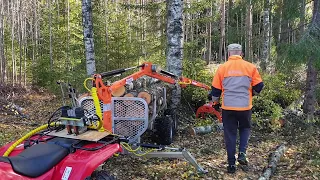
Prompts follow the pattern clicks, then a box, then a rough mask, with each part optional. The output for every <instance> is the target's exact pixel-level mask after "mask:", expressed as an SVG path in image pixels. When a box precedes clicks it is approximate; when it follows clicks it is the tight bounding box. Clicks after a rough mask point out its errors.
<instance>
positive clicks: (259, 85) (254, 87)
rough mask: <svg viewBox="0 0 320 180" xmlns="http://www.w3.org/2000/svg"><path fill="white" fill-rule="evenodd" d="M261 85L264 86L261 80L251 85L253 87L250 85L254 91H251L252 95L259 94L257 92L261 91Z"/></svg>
mask: <svg viewBox="0 0 320 180" xmlns="http://www.w3.org/2000/svg"><path fill="white" fill-rule="evenodd" d="M263 87H264V84H263V82H260V83H258V84H257V85H255V86H253V87H252V91H253V92H254V93H252V94H253V95H254V94H259V93H260V92H261V90H262V89H263Z"/></svg>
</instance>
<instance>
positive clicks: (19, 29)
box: [17, 1, 23, 86]
mask: <svg viewBox="0 0 320 180" xmlns="http://www.w3.org/2000/svg"><path fill="white" fill-rule="evenodd" d="M17 4H18V3H17ZM21 10H22V6H21V1H20V3H19V13H18V33H19V38H18V42H19V60H20V63H19V75H20V76H19V84H20V86H21V85H22V52H23V50H22V20H21Z"/></svg>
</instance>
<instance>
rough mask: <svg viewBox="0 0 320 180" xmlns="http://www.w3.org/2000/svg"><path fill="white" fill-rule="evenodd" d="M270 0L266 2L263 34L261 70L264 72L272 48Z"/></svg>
mask: <svg viewBox="0 0 320 180" xmlns="http://www.w3.org/2000/svg"><path fill="white" fill-rule="evenodd" d="M269 6H270V0H265V10H264V15H263V32H264V43H263V47H262V58H261V68H262V70H263V71H265V70H266V69H267V66H268V64H269V52H270V51H269V48H270V46H269V45H270V42H269V41H270V37H269V36H270V9H269Z"/></svg>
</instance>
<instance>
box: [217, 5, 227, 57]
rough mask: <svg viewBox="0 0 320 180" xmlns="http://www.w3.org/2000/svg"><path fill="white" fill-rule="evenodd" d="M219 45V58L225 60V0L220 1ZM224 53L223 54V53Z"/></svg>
mask: <svg viewBox="0 0 320 180" xmlns="http://www.w3.org/2000/svg"><path fill="white" fill-rule="evenodd" d="M220 36H221V37H220V46H219V58H220V60H224V61H225V60H226V52H225V51H226V3H225V0H222V1H221V21H220ZM223 53H224V54H223Z"/></svg>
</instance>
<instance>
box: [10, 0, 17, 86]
mask: <svg viewBox="0 0 320 180" xmlns="http://www.w3.org/2000/svg"><path fill="white" fill-rule="evenodd" d="M14 10H15V9H14V2H13V1H11V59H12V85H13V86H14V85H15V72H16V69H15V68H16V66H15V65H16V62H15V52H14V38H15V36H14V26H15V21H14V20H15V12H14Z"/></svg>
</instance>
